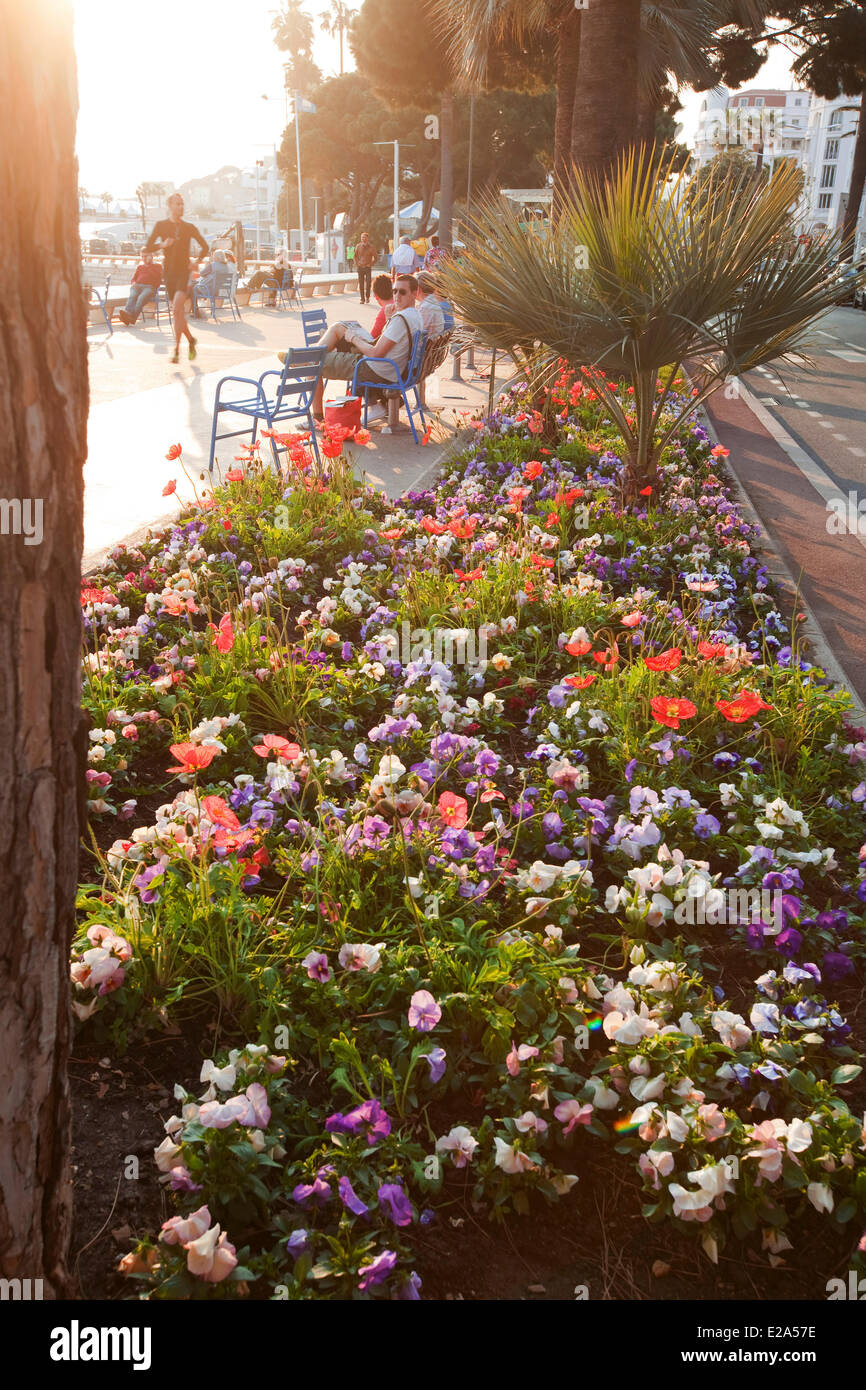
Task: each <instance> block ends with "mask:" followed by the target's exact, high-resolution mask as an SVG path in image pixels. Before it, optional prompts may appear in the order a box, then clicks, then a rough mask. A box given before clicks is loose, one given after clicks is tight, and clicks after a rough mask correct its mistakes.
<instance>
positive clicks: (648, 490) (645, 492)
mask: <svg viewBox="0 0 866 1390" xmlns="http://www.w3.org/2000/svg"><path fill="white" fill-rule="evenodd" d="M651 494H652V485H650V486H649V487H642V488H641V490H640V495H641V497H649V496H651Z"/></svg>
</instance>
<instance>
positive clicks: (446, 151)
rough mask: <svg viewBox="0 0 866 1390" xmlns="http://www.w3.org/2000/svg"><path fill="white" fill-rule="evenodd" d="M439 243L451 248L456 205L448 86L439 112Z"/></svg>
mask: <svg viewBox="0 0 866 1390" xmlns="http://www.w3.org/2000/svg"><path fill="white" fill-rule="evenodd" d="M439 155H440V158H441V160H442V163H441V165H440V173H439V243H440V245H441V246H442V249H443V250H444V251H450V250H451V211H452V208H453V206H454V169H453V161H454V93H453V92H452V91H451V89H450V88H448V87H446V88H445V90H444V92H443V93H442V106H441V109H440V114H439Z"/></svg>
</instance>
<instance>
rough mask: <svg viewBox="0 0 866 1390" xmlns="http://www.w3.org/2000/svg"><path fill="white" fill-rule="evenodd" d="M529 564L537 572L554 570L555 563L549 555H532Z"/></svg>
mask: <svg viewBox="0 0 866 1390" xmlns="http://www.w3.org/2000/svg"><path fill="white" fill-rule="evenodd" d="M529 563H530V564H531V565H532V566H533V567H534V568H535V569H537V570H552V569H553V566H554V563H555V562H554V561H553V560H551V558H550V557H549V556H548V555H530V557H529Z"/></svg>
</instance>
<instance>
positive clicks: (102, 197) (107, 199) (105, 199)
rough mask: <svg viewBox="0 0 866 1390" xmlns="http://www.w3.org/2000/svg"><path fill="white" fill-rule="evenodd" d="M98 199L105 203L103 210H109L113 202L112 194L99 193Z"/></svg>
mask: <svg viewBox="0 0 866 1390" xmlns="http://www.w3.org/2000/svg"><path fill="white" fill-rule="evenodd" d="M99 201H100V203H103V204H104V205H105V211H106V212H107V213H108V212H110V211H111V204H112V203H113V202H114V194H113V193H100V195H99Z"/></svg>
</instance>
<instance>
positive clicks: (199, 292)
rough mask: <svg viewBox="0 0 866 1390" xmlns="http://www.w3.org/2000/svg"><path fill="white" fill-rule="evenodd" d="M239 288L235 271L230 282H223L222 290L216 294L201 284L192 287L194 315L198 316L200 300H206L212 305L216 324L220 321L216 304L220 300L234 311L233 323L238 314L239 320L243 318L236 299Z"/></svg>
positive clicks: (211, 308)
mask: <svg viewBox="0 0 866 1390" xmlns="http://www.w3.org/2000/svg"><path fill="white" fill-rule="evenodd" d="M237 288H238V273H237V271H236V270H233V271H232V273H231V277H230V278H229V279H228V280H225V281H224V282H223V286H222V289H219V290H217V291H215V292H214V290H212V289H210V288H209V287H208V286H207V285H203V284H201V282H197V283H195V284H194V285H193V287H192V311H193V313H194V314H197V313H198V302H199V300H200V299H206V300H207V302H208V304H209V305H210V311H211V313H212V315H213V320H214V323H216V322H217V321H218V320H217V311H216V302H217V300H218V299H221V300H222V301H223V302H224V303H226V304H228V306H229V308H230V309H231V311H232V323H234V321H235V314H237V317H238V318H240V316H241V310H240V305H239V304H238V301H237V298H236V295H237Z"/></svg>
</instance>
